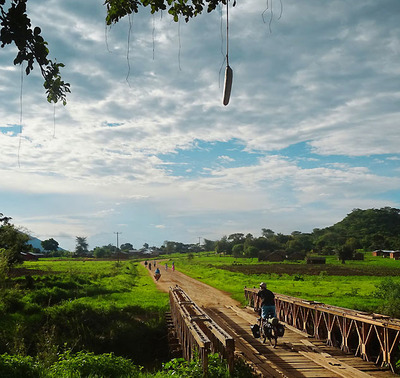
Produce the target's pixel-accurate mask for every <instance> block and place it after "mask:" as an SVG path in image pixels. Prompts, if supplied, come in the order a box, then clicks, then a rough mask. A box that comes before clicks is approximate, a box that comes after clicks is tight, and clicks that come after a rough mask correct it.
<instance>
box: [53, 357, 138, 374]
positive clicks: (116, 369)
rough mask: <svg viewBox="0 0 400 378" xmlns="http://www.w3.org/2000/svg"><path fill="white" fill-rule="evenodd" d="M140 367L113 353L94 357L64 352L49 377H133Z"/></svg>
mask: <svg viewBox="0 0 400 378" xmlns="http://www.w3.org/2000/svg"><path fill="white" fill-rule="evenodd" d="M141 369H142V368H141V367H138V366H135V365H133V363H132V361H130V360H128V359H126V358H123V357H117V356H115V355H114V354H113V353H105V354H100V355H96V354H94V353H91V352H85V351H81V352H78V353H76V354H75V355H73V354H71V353H70V352H65V353H63V354H61V355H60V358H59V360H58V362H56V363H55V364H53V365H52V366H51V368H50V372H49V375H50V376H51V377H60V378H61V377H68V378H69V377H81V378H84V377H96V376H98V377H103V378H106V377H110V378H111V377H112V378H114V377H134V376H138V375H139V373H140V371H141Z"/></svg>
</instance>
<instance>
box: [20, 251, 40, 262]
mask: <svg viewBox="0 0 400 378" xmlns="http://www.w3.org/2000/svg"><path fill="white" fill-rule="evenodd" d="M20 254H21V256H22V260H23V261H38V260H39V257H43V256H44V255H43V253H33V252H20Z"/></svg>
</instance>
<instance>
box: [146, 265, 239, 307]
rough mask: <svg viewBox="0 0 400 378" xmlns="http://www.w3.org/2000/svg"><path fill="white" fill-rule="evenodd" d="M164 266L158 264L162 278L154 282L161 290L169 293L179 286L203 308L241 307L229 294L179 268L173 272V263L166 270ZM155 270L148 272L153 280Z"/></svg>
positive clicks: (152, 268)
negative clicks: (170, 289) (171, 288)
mask: <svg viewBox="0 0 400 378" xmlns="http://www.w3.org/2000/svg"><path fill="white" fill-rule="evenodd" d="M164 264H165V263H163V262H158V263H157V266H158V268H159V269H160V271H161V278H160V279H159V280H158V281H155V280H154V281H155V282H156V284H157V287H158V288H159V289H160V290H162V291H165V292H168V291H169V288H170V287H173V286H176V285H178V286H180V287H181V288H182V289H183V290H184V291H185V292H186V294H187V295H189V297H190V298H191V299H192V300H193V301H194V302H195V303H196V304H197V305H199V306H201V307H219V306H221V305H222V306H224V305H228V306H240V303H239V302H237V301H235V300H234V299H232V298H231V297H230V296H229V294H227V293H225V292H223V291H220V290H218V289H215V288H213V287H211V286H209V285H206V284H205V283H202V282H200V281H197V280H195V279H193V278H191V277H188V276H186V275H185V274H182V273H181V272H179V267H178V269H175V271H172V268H171V263H169V264H168V265H169V266H168V269H167V270H166V269H165V265H164ZM154 270H155V269H154V265H153V266H152V267H151V271H150V270H148V271H149V273H150V274H151V276H152V277H153V279H154Z"/></svg>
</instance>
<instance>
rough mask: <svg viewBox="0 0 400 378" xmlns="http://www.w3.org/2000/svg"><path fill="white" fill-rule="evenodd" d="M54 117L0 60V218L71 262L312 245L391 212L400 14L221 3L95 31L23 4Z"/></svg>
mask: <svg viewBox="0 0 400 378" xmlns="http://www.w3.org/2000/svg"><path fill="white" fill-rule="evenodd" d="M28 14H29V16H30V18H31V22H32V25H33V26H40V27H41V29H42V35H43V37H44V38H45V40H46V41H47V42H48V47H49V50H50V54H49V58H51V59H53V60H57V62H62V63H64V64H65V68H63V69H62V76H63V79H64V80H65V81H66V82H69V83H70V84H71V92H72V93H71V94H69V95H68V98H67V101H68V104H67V105H66V106H65V107H64V106H63V105H62V104H60V103H58V104H56V105H53V104H49V103H48V102H47V100H46V96H45V92H44V88H43V79H42V77H41V75H40V70H39V69H38V67H37V66H35V68H34V70H33V72H32V73H31V74H30V75H29V76H26V75H24V74H23V73H22V71H21V67H20V66H14V65H13V60H14V58H15V55H16V49H15V48H14V47H11V46H6V47H5V48H2V49H0V99H1V101H0V151H1V163H0V213H3V214H4V215H6V216H9V217H12V222H13V223H14V224H15V225H16V226H18V227H22V228H24V229H26V230H28V231H29V232H30V233H31V235H33V236H35V237H37V238H39V239H41V240H46V239H49V238H54V239H55V240H57V241H58V242H59V244H60V247H62V248H65V249H69V250H74V249H75V246H76V237H77V236H79V237H86V238H87V241H88V243H89V248H90V249H93V248H94V247H96V246H103V245H108V244H113V245H115V244H116V243H117V234H116V233H118V242H119V245H121V244H122V243H131V244H133V246H134V248H141V247H142V246H143V244H144V243H148V244H149V245H150V246H153V245H154V246H160V245H162V244H163V243H164V241H166V240H169V241H178V242H182V243H198V242H199V241H200V243H203V240H204V239H208V240H218V239H220V238H221V237H223V236H224V235H227V236H228V235H230V234H232V233H236V232H240V233H244V234H247V233H251V234H253V235H254V236H255V237H258V236H260V235H261V229H262V228H269V229H271V230H273V231H274V232H276V233H283V234H290V233H291V232H293V231H300V232H312V230H313V229H314V228H324V227H328V226H331V225H333V224H335V223H336V222H339V221H340V220H342V219H343V218H344V217H345V216H346V215H347V214H349V213H350V212H351V211H352V210H353V209H355V208H360V209H369V208H381V207H385V206H390V207H395V208H400V153H399V145H400V22H399V17H400V1H399V0H381V1H376V0H329V1H328V0H326V1H321V0H282V1H281V2H279V1H278V0H273V1H272V0H269V1H268V2H267V1H259V0H237V3H236V5H235V6H234V7H233V3H232V2H230V4H229V39H228V41H229V50H228V56H229V65H230V66H231V68H232V70H233V84H232V92H231V98H230V102H229V104H228V105H227V106H224V105H223V104H222V96H223V83H224V70H225V66H226V60H225V57H226V52H227V51H226V7H223V8H218V9H217V10H216V11H215V12H213V13H210V14H208V13H206V12H205V13H204V14H202V15H200V16H198V17H197V18H196V19H193V20H191V21H189V22H188V23H186V22H185V21H184V20H183V19H182V20H180V21H179V22H177V23H176V22H173V21H172V19H171V17H170V16H169V15H168V14H167V13H166V12H163V13H159V14H155V15H151V14H150V12H149V11H148V10H147V9H141V11H140V13H139V14H135V15H132V16H131V17H125V18H123V19H122V20H121V21H120V22H119V23H118V24H115V25H112V26H111V27H106V25H105V16H106V8H105V6H104V5H103V1H95V0H85V1H81V0H69V1H62V2H60V1H58V0H48V1H44V0H34V1H33V0H30V1H28Z"/></svg>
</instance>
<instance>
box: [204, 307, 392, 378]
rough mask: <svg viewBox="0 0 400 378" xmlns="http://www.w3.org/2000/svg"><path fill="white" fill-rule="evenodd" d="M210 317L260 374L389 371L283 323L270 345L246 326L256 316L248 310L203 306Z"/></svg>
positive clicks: (381, 376)
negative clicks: (279, 335)
mask: <svg viewBox="0 0 400 378" xmlns="http://www.w3.org/2000/svg"><path fill="white" fill-rule="evenodd" d="M204 310H205V311H206V312H207V313H208V314H209V316H210V317H212V318H213V320H214V321H215V322H216V323H217V324H219V325H220V326H221V327H222V328H224V329H225V330H226V331H227V332H228V333H230V334H231V335H232V336H233V337H234V339H235V346H236V353H238V354H240V355H241V356H243V358H244V359H245V360H246V361H248V362H249V364H250V365H251V366H252V367H253V368H254V370H255V371H256V372H257V373H258V374H259V375H260V376H263V377H287V378H300V377H310V378H315V377H329V378H336V377H341V378H354V377H357V378H358V377H360V378H367V377H376V378H389V377H392V378H393V377H395V376H396V375H394V374H393V373H392V372H391V371H390V370H385V369H381V368H379V367H378V366H376V365H375V364H373V363H372V362H367V361H363V360H362V359H361V358H359V357H355V356H354V355H352V354H346V353H344V352H342V351H341V350H340V349H338V348H334V347H328V346H326V345H325V344H324V342H323V341H321V340H316V339H313V338H310V337H309V336H308V335H306V334H304V333H303V332H300V331H298V330H296V329H295V328H293V327H290V326H286V331H285V335H284V336H283V338H280V339H279V340H278V345H277V347H276V348H273V347H272V346H271V345H269V343H268V341H267V342H266V343H265V344H263V343H262V341H261V340H260V339H255V338H254V337H253V335H252V333H251V330H250V325H251V324H254V323H256V315H255V314H254V312H252V311H250V310H248V309H240V308H238V307H234V306H220V307H214V308H207V309H204Z"/></svg>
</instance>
